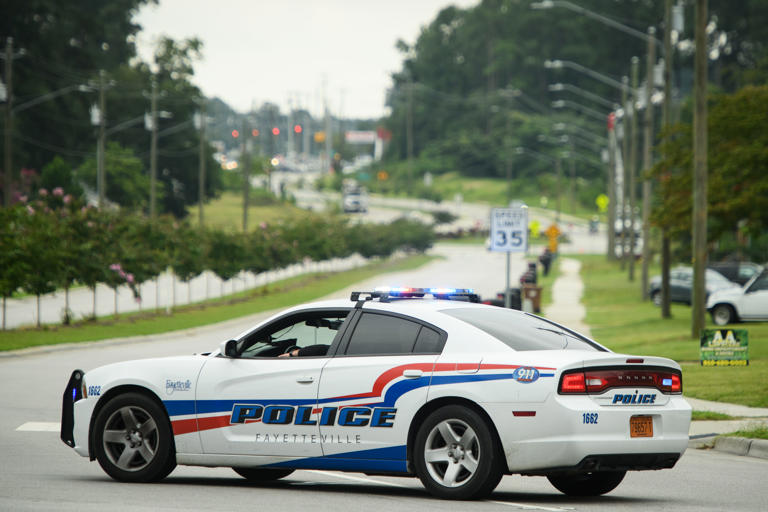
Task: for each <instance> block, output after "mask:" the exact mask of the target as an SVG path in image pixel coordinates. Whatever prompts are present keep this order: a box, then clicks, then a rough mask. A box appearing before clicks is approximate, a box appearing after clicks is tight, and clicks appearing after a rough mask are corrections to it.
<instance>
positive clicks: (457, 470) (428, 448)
mask: <svg viewBox="0 0 768 512" xmlns="http://www.w3.org/2000/svg"><path fill="white" fill-rule="evenodd" d="M480 455H481V454H480V444H479V442H478V439H477V434H475V431H474V430H472V427H470V426H469V425H468V424H467V423H466V422H464V421H461V420H459V419H450V420H443V421H441V422H440V423H438V424H437V425H435V426H434V428H432V430H431V431H430V432H429V435H428V436H427V442H426V444H425V446H424V460H425V462H426V466H427V470H428V471H429V475H430V476H431V477H432V479H433V480H434V481H435V482H437V483H439V484H441V485H444V486H445V487H461V486H462V485H464V484H465V483H467V482H468V481H469V480H470V479H471V478H472V476H473V475H474V474H475V472H476V471H477V466H478V463H479V462H480Z"/></svg>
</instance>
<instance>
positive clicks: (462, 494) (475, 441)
mask: <svg viewBox="0 0 768 512" xmlns="http://www.w3.org/2000/svg"><path fill="white" fill-rule="evenodd" d="M446 436H447V438H446ZM413 448H414V449H413V464H414V467H415V469H416V474H417V475H418V477H419V479H420V480H421V483H422V484H424V487H426V489H427V490H428V491H429V492H430V493H431V494H432V495H433V496H436V497H438V498H443V499H458V500H468V499H477V498H483V497H485V496H487V495H488V494H490V493H491V492H492V491H493V490H494V489H495V488H496V486H497V485H498V484H499V481H500V480H501V477H502V476H503V474H504V468H505V467H506V462H505V460H504V458H503V456H502V453H501V447H500V446H498V442H497V441H496V438H495V436H494V435H493V432H492V431H491V428H490V427H489V426H488V424H487V423H486V421H485V419H483V417H482V416H480V415H479V414H478V413H476V412H475V411H473V410H472V409H470V408H468V407H464V406H460V405H448V406H445V407H441V408H440V409H438V410H436V411H434V412H433V413H432V414H430V415H429V416H427V418H426V420H424V422H423V423H422V425H421V427H420V428H419V431H418V432H417V434H416V439H415V442H414V446H413ZM429 452H431V454H430V456H429V457H427V454H428V453H429ZM428 458H429V459H430V460H429V461H428V460H427V459H428Z"/></svg>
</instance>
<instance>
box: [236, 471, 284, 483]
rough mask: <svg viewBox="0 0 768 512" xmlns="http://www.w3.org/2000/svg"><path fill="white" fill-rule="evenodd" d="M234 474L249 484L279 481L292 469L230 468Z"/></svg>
mask: <svg viewBox="0 0 768 512" xmlns="http://www.w3.org/2000/svg"><path fill="white" fill-rule="evenodd" d="M232 469H233V470H235V473H237V474H238V475H240V476H241V477H243V478H245V479H246V480H249V481H251V482H268V481H270V480H279V479H280V478H284V477H286V476H288V475H290V474H291V473H293V470H292V469H262V468H232Z"/></svg>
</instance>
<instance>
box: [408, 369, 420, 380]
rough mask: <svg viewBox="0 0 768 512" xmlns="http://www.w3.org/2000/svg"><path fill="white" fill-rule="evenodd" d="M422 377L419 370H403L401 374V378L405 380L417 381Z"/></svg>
mask: <svg viewBox="0 0 768 512" xmlns="http://www.w3.org/2000/svg"><path fill="white" fill-rule="evenodd" d="M422 375H424V372H423V371H421V370H405V371H404V372H403V377H405V378H406V379H418V378H419V377H421V376H422Z"/></svg>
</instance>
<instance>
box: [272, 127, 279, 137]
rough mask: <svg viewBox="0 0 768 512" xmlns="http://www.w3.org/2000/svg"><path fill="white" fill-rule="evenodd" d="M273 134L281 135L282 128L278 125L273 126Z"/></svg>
mask: <svg viewBox="0 0 768 512" xmlns="http://www.w3.org/2000/svg"><path fill="white" fill-rule="evenodd" d="M272 135H280V128H278V127H277V126H275V127H274V128H272Z"/></svg>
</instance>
